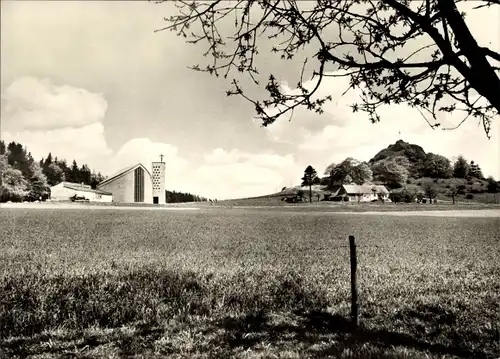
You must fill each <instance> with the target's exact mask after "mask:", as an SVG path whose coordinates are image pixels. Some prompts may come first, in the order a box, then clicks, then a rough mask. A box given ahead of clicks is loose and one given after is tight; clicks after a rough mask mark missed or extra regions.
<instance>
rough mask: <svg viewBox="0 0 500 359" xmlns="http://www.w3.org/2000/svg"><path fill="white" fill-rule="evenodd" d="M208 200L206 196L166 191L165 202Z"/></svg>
mask: <svg viewBox="0 0 500 359" xmlns="http://www.w3.org/2000/svg"><path fill="white" fill-rule="evenodd" d="M207 201H208V200H207V199H206V198H204V197H200V196H197V195H194V194H191V193H183V192H176V191H165V202H167V203H184V202H207Z"/></svg>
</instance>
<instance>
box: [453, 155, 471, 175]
mask: <svg viewBox="0 0 500 359" xmlns="http://www.w3.org/2000/svg"><path fill="white" fill-rule="evenodd" d="M469 169H470V168H469V164H468V163H467V160H466V159H465V158H464V157H463V156H462V155H460V156H458V158H457V160H456V161H455V164H454V165H453V177H456V178H467V177H468V176H469Z"/></svg>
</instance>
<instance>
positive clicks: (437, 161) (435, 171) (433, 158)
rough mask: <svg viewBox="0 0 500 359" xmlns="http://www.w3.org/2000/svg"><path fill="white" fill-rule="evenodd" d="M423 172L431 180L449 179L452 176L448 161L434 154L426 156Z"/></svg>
mask: <svg viewBox="0 0 500 359" xmlns="http://www.w3.org/2000/svg"><path fill="white" fill-rule="evenodd" d="M423 172H424V175H425V176H427V177H431V178H450V177H451V176H452V175H453V169H452V168H451V163H450V160H449V159H447V158H446V157H444V156H441V155H436V154H434V153H428V154H427V156H426V159H425V162H424V168H423Z"/></svg>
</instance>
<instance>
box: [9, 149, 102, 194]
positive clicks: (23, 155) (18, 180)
mask: <svg viewBox="0 0 500 359" xmlns="http://www.w3.org/2000/svg"><path fill="white" fill-rule="evenodd" d="M0 173H1V176H0V202H7V201H13V202H19V201H34V200H39V199H40V198H41V199H42V200H45V199H47V198H49V197H50V187H51V186H54V185H57V184H59V183H61V182H63V181H69V182H77V183H82V182H83V183H84V184H86V185H90V186H92V188H95V187H96V186H97V184H98V183H99V182H101V181H102V180H104V176H102V175H101V174H100V173H95V172H94V171H91V170H90V168H89V167H88V166H87V165H85V164H84V165H82V166H81V167H80V166H78V164H77V163H76V161H74V160H73V163H72V164H71V165H70V166H68V165H67V163H66V160H64V159H58V158H57V157H54V158H53V157H52V154H51V153H49V154H48V155H47V157H46V158H45V159H43V158H42V160H40V161H36V160H35V159H34V158H33V156H32V155H31V153H30V152H29V151H28V150H27V148H26V147H24V146H23V145H22V144H21V143H16V142H11V143H9V144H8V145H6V144H5V142H4V141H0Z"/></svg>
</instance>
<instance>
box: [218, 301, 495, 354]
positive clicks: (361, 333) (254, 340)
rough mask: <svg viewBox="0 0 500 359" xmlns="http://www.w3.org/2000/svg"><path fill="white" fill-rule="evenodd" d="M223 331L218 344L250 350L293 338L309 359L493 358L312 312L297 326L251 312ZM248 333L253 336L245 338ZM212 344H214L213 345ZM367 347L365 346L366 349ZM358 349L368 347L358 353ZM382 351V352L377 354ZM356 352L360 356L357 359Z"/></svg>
mask: <svg viewBox="0 0 500 359" xmlns="http://www.w3.org/2000/svg"><path fill="white" fill-rule="evenodd" d="M218 325H219V326H221V327H222V328H224V329H225V330H226V335H225V337H224V338H220V342H219V343H218V344H219V345H224V344H226V345H229V346H230V347H232V348H238V347H243V348H253V347H255V346H256V345H257V344H258V343H260V342H263V341H264V342H271V343H278V342H282V341H283V339H284V338H293V340H294V341H295V342H299V343H302V344H306V346H308V347H309V348H310V350H308V351H307V355H308V356H310V357H318V358H322V357H326V356H340V355H342V354H345V351H346V349H349V350H350V352H351V353H354V356H353V357H354V358H358V357H359V358H371V357H373V358H381V357H383V358H385V357H387V358H389V357H390V358H397V357H398V356H397V355H396V354H384V350H390V349H391V348H393V347H403V348H408V349H414V350H416V351H419V352H422V351H425V352H428V353H431V354H434V355H439V356H442V355H452V356H456V357H461V358H494V357H495V356H493V355H491V356H489V355H488V354H486V353H484V352H482V351H477V350H476V351H473V350H469V349H467V348H465V347H463V346H462V347H461V345H460V343H458V344H459V345H450V346H447V345H444V344H438V343H429V342H427V341H425V340H421V339H418V338H415V336H412V335H409V334H402V333H397V332H391V331H388V330H383V329H382V330H374V329H368V328H365V327H363V326H359V327H357V328H355V327H353V325H352V324H351V322H350V321H348V320H346V319H345V318H344V317H342V316H339V315H332V314H329V313H326V312H319V311H314V312H310V313H307V314H306V315H303V316H302V317H301V318H300V322H299V323H298V325H289V324H271V323H270V317H269V316H268V315H267V314H266V313H265V312H258V313H252V314H250V315H247V316H246V317H243V318H239V319H234V318H226V319H224V320H222V321H220V322H219V323H218ZM248 333H253V335H251V336H249V335H248ZM325 338H329V339H334V340H333V341H334V344H333V345H327V346H323V347H322V348H319V349H313V346H314V344H316V343H320V342H324V341H325ZM214 344H215V343H214ZM366 344H369V347H367V346H366ZM361 348H371V349H368V350H366V349H365V350H364V352H363V353H361ZM380 350H382V351H380ZM357 353H360V355H359V356H357Z"/></svg>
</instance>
